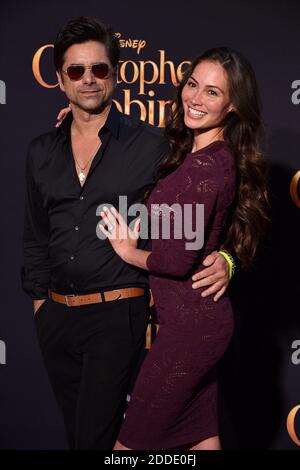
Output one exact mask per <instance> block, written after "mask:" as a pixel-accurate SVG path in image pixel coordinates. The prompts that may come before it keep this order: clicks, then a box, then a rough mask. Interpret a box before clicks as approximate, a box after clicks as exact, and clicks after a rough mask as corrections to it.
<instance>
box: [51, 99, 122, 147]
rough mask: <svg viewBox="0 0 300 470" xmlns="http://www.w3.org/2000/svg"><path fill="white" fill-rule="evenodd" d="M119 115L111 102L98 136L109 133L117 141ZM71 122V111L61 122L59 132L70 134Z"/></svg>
mask: <svg viewBox="0 0 300 470" xmlns="http://www.w3.org/2000/svg"><path fill="white" fill-rule="evenodd" d="M121 114H122V113H120V112H119V111H118V109H117V107H116V105H115V103H114V102H112V104H111V108H110V111H109V113H108V116H107V119H106V121H105V124H104V126H103V127H102V128H101V129H100V132H99V135H100V134H103V133H104V132H105V131H108V132H111V134H112V135H113V136H114V137H115V138H116V139H118V138H119V133H120V120H121ZM72 121H73V114H72V111H71V112H69V113H68V114H67V116H66V117H65V119H64V120H63V122H62V123H61V126H60V128H61V131H62V132H63V133H64V134H65V135H69V134H70V129H71V124H72Z"/></svg>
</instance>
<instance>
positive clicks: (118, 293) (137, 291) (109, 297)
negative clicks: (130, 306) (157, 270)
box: [49, 287, 145, 307]
mask: <svg viewBox="0 0 300 470" xmlns="http://www.w3.org/2000/svg"><path fill="white" fill-rule="evenodd" d="M144 294H145V289H143V288H141V287H127V288H125V289H116V290H109V291H106V292H97V293H96V294H84V295H75V294H71V295H62V294H57V293H56V292H53V291H51V290H49V297H50V299H52V300H54V302H58V303H60V304H64V305H67V306H68V307H80V306H81V305H89V304H99V303H102V302H111V301H113V300H121V299H128V298H129V297H140V296H142V295H144Z"/></svg>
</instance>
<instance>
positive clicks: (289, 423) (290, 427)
mask: <svg viewBox="0 0 300 470" xmlns="http://www.w3.org/2000/svg"><path fill="white" fill-rule="evenodd" d="M299 410H300V405H297V406H294V408H293V409H292V410H291V411H290V412H289V414H288V417H287V420H286V427H287V432H288V433H289V436H290V438H291V439H292V441H293V442H295V444H297V446H300V439H299V437H298V436H297V434H296V431H295V418H296V414H297V412H298V411H299Z"/></svg>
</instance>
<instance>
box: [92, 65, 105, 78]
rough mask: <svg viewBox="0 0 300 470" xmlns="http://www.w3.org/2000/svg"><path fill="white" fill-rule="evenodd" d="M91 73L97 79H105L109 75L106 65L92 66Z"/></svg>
mask: <svg viewBox="0 0 300 470" xmlns="http://www.w3.org/2000/svg"><path fill="white" fill-rule="evenodd" d="M92 72H93V74H94V75H95V77H97V78H106V77H107V76H108V74H109V67H108V65H107V64H104V63H103V64H94V65H93V66H92Z"/></svg>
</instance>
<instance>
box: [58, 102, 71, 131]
mask: <svg viewBox="0 0 300 470" xmlns="http://www.w3.org/2000/svg"><path fill="white" fill-rule="evenodd" d="M71 109H72V108H71V103H70V104H69V106H68V107H67V108H63V109H61V110H60V111H59V113H58V115H57V118H56V119H57V123H56V124H55V127H59V126H60V125H61V123H62V122H63V120H64V119H65V117H66V115H67V114H68V113H69V112H70V111H71Z"/></svg>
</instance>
